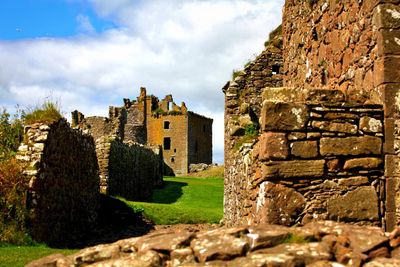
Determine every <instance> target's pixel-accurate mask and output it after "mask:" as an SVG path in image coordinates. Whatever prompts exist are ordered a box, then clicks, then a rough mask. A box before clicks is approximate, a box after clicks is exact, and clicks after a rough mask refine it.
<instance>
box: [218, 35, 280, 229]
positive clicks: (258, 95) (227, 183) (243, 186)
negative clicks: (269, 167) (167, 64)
mask: <svg viewBox="0 0 400 267" xmlns="http://www.w3.org/2000/svg"><path fill="white" fill-rule="evenodd" d="M281 39H282V38H281V36H280V34H279V33H278V34H277V35H276V36H275V37H273V38H271V40H270V42H269V43H268V45H267V47H266V48H265V50H264V51H262V53H261V54H260V55H259V56H257V57H256V59H255V60H254V61H252V62H250V63H249V64H248V65H247V66H246V67H245V68H244V70H243V71H240V72H237V73H236V74H237V76H236V77H235V78H234V79H233V81H231V82H229V83H228V84H227V85H226V86H225V87H224V88H223V91H224V93H225V118H224V120H225V134H224V136H225V138H224V139H225V144H224V146H225V149H224V151H225V158H224V164H225V175H224V176H225V179H224V221H225V223H226V224H228V225H232V224H244V223H247V217H248V216H249V214H250V212H251V203H252V201H253V200H254V198H252V197H251V196H250V195H249V194H251V190H250V189H249V188H248V186H249V184H250V183H249V179H250V177H251V175H250V174H251V171H250V169H249V165H250V156H249V155H250V154H249V153H250V152H251V150H252V145H253V143H254V141H255V139H257V133H255V134H254V133H253V134H249V133H247V134H246V128H247V129H249V128H251V127H253V130H254V131H258V130H257V127H258V121H259V118H260V115H261V107H262V91H263V88H264V87H278V86H282V79H283V77H282V70H283V68H282V65H283V60H282V52H281ZM277 70H278V72H277V73H275V71H277Z"/></svg>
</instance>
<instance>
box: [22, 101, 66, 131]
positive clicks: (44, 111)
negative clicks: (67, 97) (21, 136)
mask: <svg viewBox="0 0 400 267" xmlns="http://www.w3.org/2000/svg"><path fill="white" fill-rule="evenodd" d="M22 117H23V120H24V123H25V124H26V125H29V124H34V123H48V124H51V123H53V122H55V121H58V120H59V119H61V118H62V115H61V111H60V107H59V104H58V103H57V102H56V103H53V102H51V101H45V102H44V103H43V104H42V105H40V106H36V107H33V108H32V107H31V108H27V111H26V112H25V114H23V116H22Z"/></svg>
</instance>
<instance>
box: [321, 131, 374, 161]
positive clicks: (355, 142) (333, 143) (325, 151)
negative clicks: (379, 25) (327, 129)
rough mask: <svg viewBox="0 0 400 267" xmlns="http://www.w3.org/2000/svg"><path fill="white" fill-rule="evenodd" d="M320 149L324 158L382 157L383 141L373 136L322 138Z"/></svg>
mask: <svg viewBox="0 0 400 267" xmlns="http://www.w3.org/2000/svg"><path fill="white" fill-rule="evenodd" d="M320 149H321V155H322V156H332V155H336V156H340V155H343V156H348V155H352V156H356V155H370V154H372V155H380V154H381V151H382V139H381V138H378V137H372V136H362V137H346V138H336V137H332V138H331V137H326V138H321V143H320Z"/></svg>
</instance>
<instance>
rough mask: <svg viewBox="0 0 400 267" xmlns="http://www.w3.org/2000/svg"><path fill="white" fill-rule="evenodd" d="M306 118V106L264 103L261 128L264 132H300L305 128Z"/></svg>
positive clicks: (307, 115)
mask: <svg viewBox="0 0 400 267" xmlns="http://www.w3.org/2000/svg"><path fill="white" fill-rule="evenodd" d="M308 118H309V112H308V107H307V106H306V105H303V104H293V103H282V102H269V101H264V103H263V107H262V111H261V127H262V129H263V130H264V131H292V130H300V129H303V128H304V127H305V125H306V123H307V121H308Z"/></svg>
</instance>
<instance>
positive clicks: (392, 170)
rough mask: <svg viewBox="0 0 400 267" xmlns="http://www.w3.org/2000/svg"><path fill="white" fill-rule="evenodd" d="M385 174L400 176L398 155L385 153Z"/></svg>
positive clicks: (387, 175)
mask: <svg viewBox="0 0 400 267" xmlns="http://www.w3.org/2000/svg"><path fill="white" fill-rule="evenodd" d="M385 176H386V177H392V178H393V177H400V158H399V156H397V155H385Z"/></svg>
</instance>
